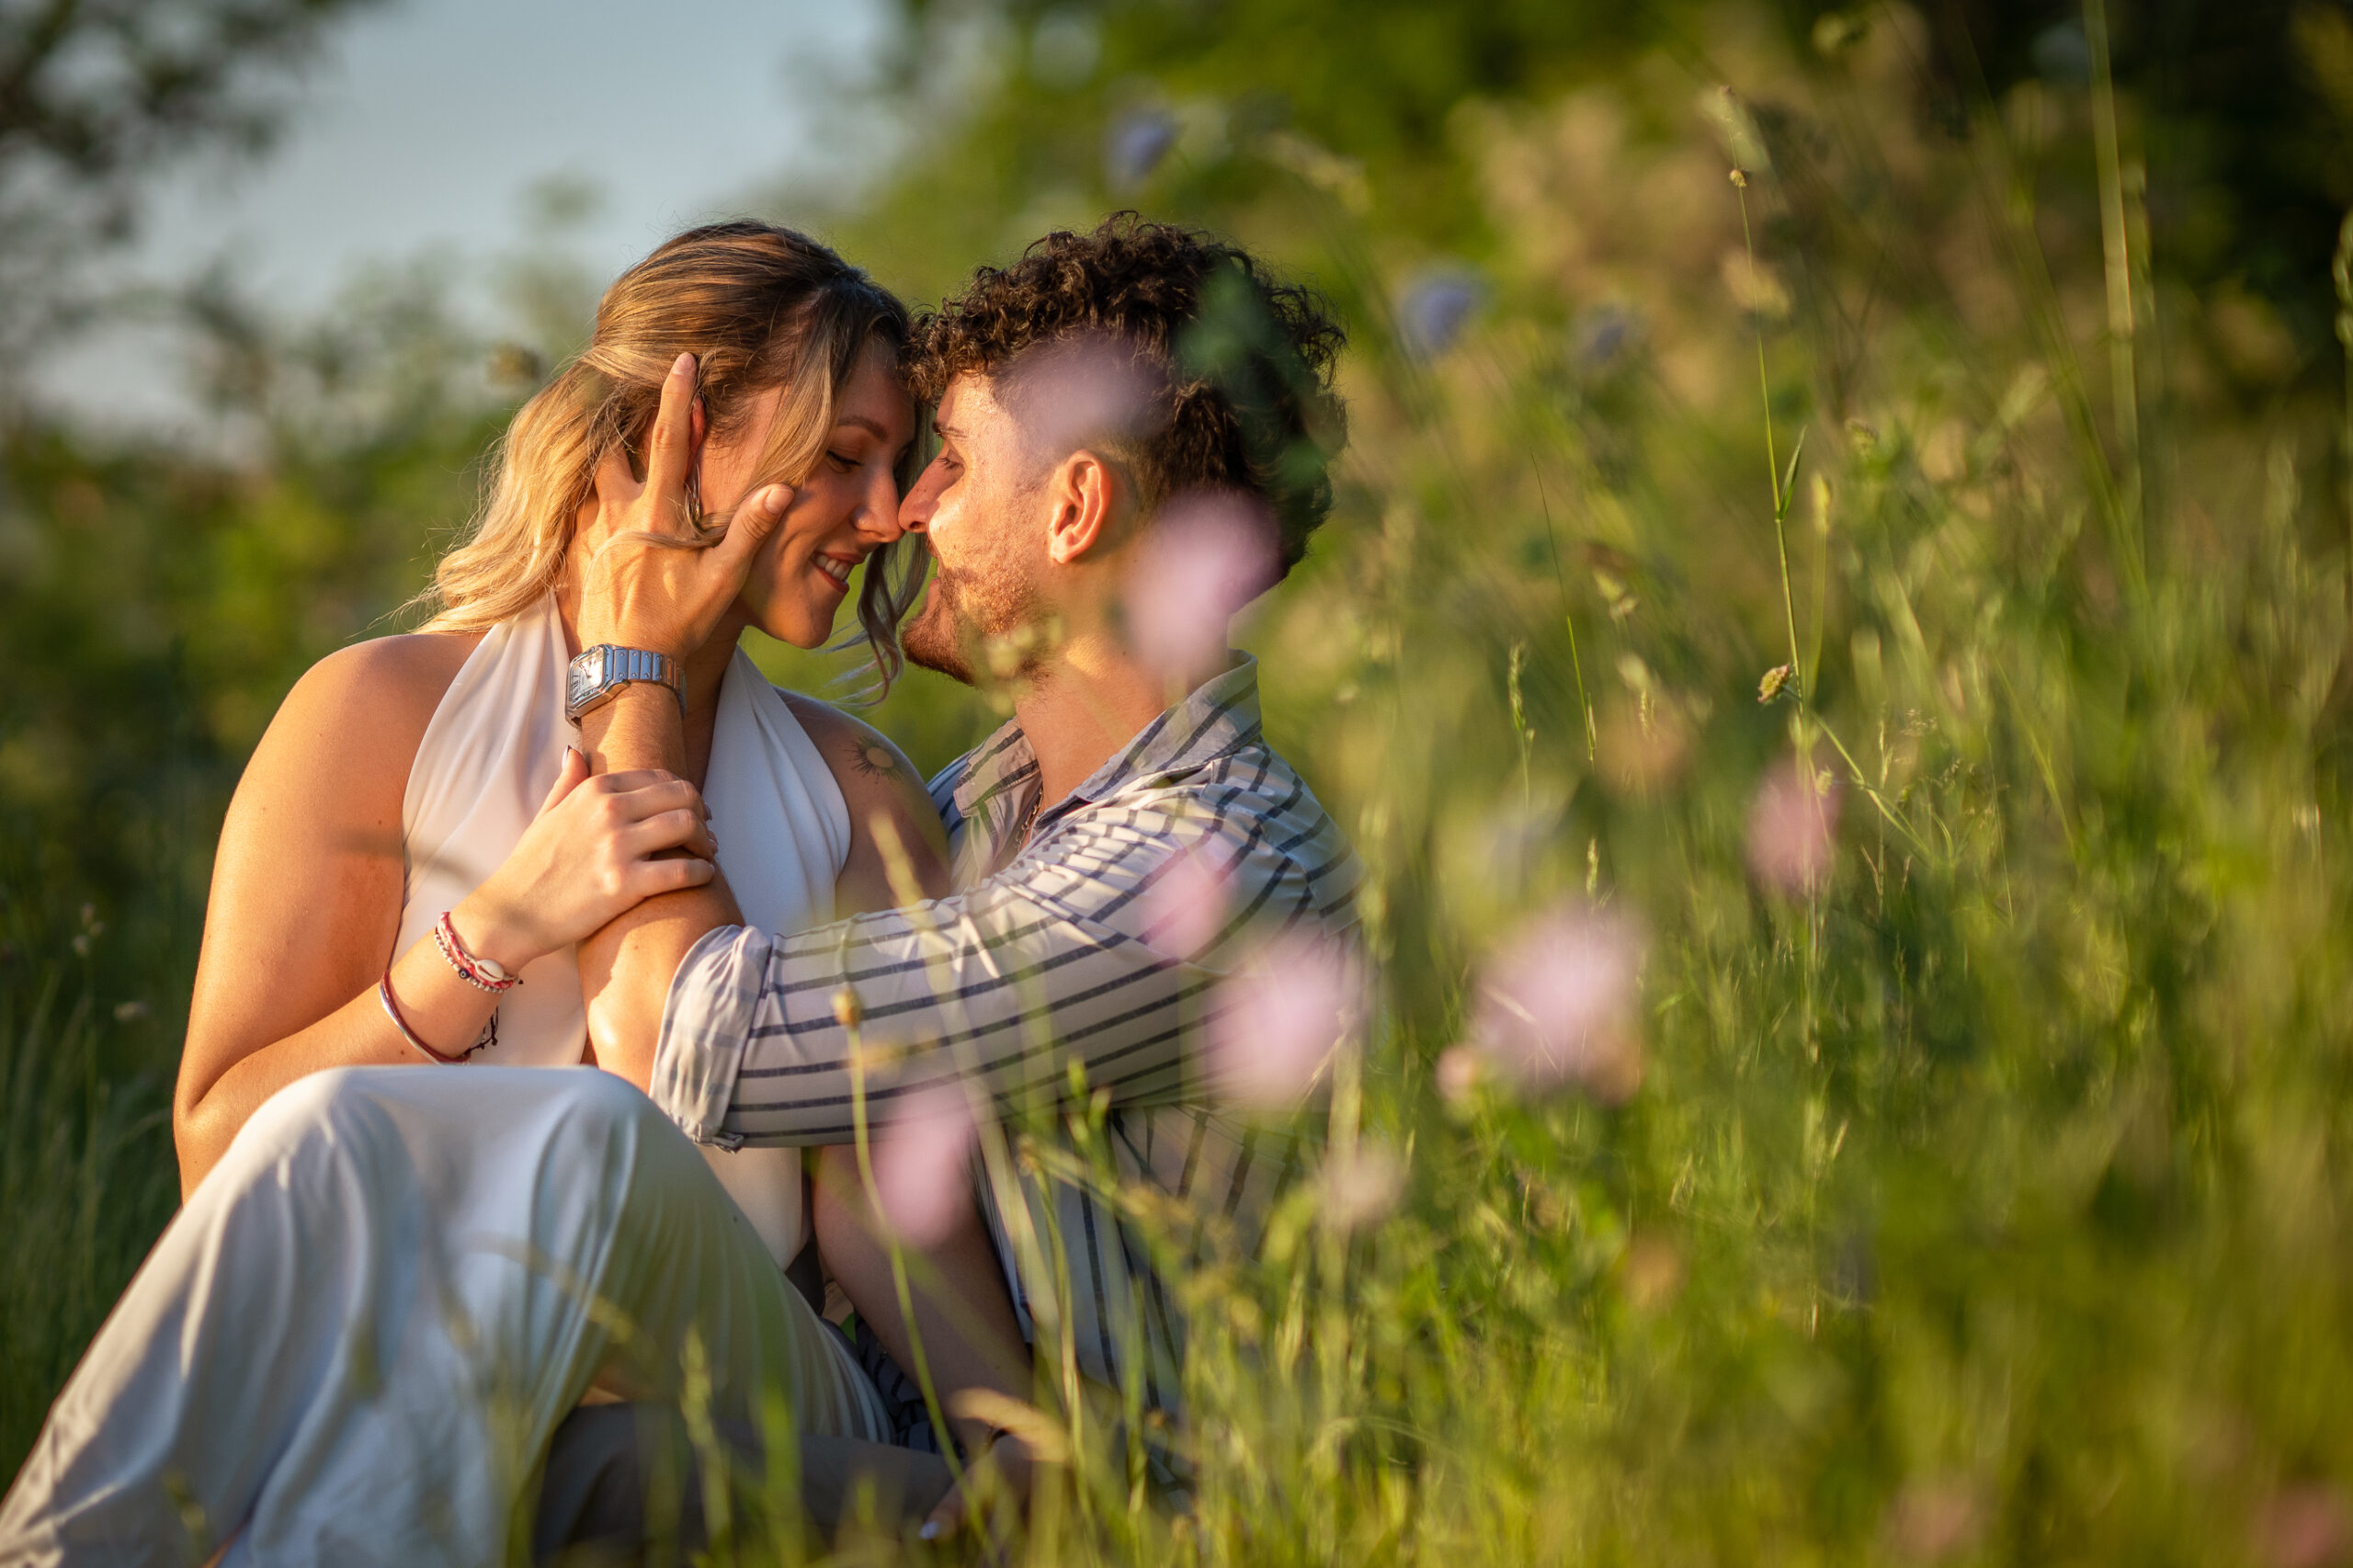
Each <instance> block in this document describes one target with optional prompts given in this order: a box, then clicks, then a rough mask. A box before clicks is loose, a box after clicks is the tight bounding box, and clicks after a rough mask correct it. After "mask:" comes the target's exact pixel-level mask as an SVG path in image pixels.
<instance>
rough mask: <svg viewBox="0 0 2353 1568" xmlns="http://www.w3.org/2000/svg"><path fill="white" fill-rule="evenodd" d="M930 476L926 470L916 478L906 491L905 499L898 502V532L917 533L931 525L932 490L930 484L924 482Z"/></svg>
mask: <svg viewBox="0 0 2353 1568" xmlns="http://www.w3.org/2000/svg"><path fill="white" fill-rule="evenodd" d="M930 477H931V476H930V474H929V473H928V472H926V473H925V474H924V475H923V476H921V477H920V478H918V479H916V481H915V484H914V485H913V486H912V487H911V488H910V489H909V490H908V491H907V494H906V499H904V501H901V502H900V503H899V531H900V532H902V533H911V534H919V533H922V532H923V531H924V530H925V529H926V528H929V527H931V509H932V491H931V486H930V485H929V484H928V483H925V482H926V480H928V479H929V478H930Z"/></svg>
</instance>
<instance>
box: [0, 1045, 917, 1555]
mask: <svg viewBox="0 0 2353 1568" xmlns="http://www.w3.org/2000/svg"><path fill="white" fill-rule="evenodd" d="M690 1344H699V1346H700V1355H701V1357H702V1358H703V1359H704V1361H705V1363H706V1365H707V1366H708V1367H709V1368H710V1376H711V1384H712V1386H711V1407H712V1414H713V1415H715V1416H722V1417H723V1416H735V1417H756V1415H758V1412H759V1409H760V1406H761V1403H762V1398H763V1395H764V1394H765V1393H766V1392H767V1391H770V1390H774V1391H777V1392H779V1393H781V1394H782V1395H783V1397H784V1398H785V1399H786V1400H787V1401H788V1402H789V1408H790V1410H791V1411H792V1412H793V1415H794V1421H795V1425H796V1426H798V1427H799V1428H800V1429H801V1430H802V1431H806V1432H813V1433H824V1434H829V1435H835V1436H841V1437H861V1438H866V1439H869V1440H872V1441H878V1442H881V1441H888V1440H889V1432H888V1429H887V1426H886V1424H885V1421H884V1417H883V1413H882V1409H881V1402H880V1400H879V1399H878V1398H877V1397H876V1395H875V1393H874V1391H873V1388H872V1386H871V1385H870V1383H869V1382H868V1381H867V1380H866V1378H865V1376H864V1374H863V1373H862V1372H860V1371H859V1369H858V1366H857V1364H856V1363H855V1361H854V1360H853V1359H852V1358H851V1356H850V1353H849V1351H848V1349H847V1346H845V1345H844V1344H843V1343H842V1341H841V1340H840V1339H839V1338H838V1337H837V1336H835V1335H834V1334H833V1333H832V1331H831V1330H830V1329H828V1328H827V1327H826V1326H825V1325H824V1324H823V1323H822V1322H821V1321H820V1320H819V1319H818V1318H817V1316H816V1315H815V1314H814V1313H813V1312H811V1311H810V1310H809V1306H808V1303H807V1302H806V1301H803V1300H802V1299H801V1296H800V1294H799V1292H797V1291H795V1290H792V1289H791V1288H790V1286H789V1285H788V1284H786V1282H785V1281H784V1279H783V1278H782V1276H781V1275H780V1274H779V1272H778V1269H777V1267H776V1264H775V1262H774V1261H773V1260H772V1259H771V1258H770V1257H769V1256H768V1254H767V1249H766V1248H765V1247H764V1246H763V1245H762V1244H761V1242H760V1239H759V1237H758V1236H757V1235H756V1233H754V1231H753V1229H752V1227H751V1225H750V1224H749V1223H748V1222H747V1221H745V1219H744V1217H743V1215H742V1214H741V1213H740V1212H739V1211H738V1210H736V1208H735V1206H734V1205H733V1203H732V1202H730V1201H729V1199H728V1198H727V1195H726V1194H725V1192H724V1191H723V1190H722V1188H721V1187H720V1185H719V1183H718V1180H717V1179H716V1178H715V1177H714V1176H712V1174H711V1172H710V1167H709V1166H708V1165H706V1164H705V1163H704V1161H703V1159H702V1156H701V1154H700V1153H699V1151H698V1150H697V1148H696V1147H695V1145H694V1144H693V1143H691V1142H688V1139H687V1137H686V1136H685V1134H683V1133H682V1132H680V1131H678V1130H677V1128H676V1127H675V1126H674V1125H672V1124H671V1123H670V1122H669V1121H668V1120H667V1119H665V1118H664V1117H663V1115H662V1114H661V1112H660V1111H658V1110H656V1109H655V1108H654V1104H653V1102H652V1101H651V1100H649V1099H647V1098H646V1097H645V1096H643V1095H642V1094H640V1093H638V1091H637V1090H636V1089H634V1088H632V1087H631V1085H628V1084H626V1083H624V1082H623V1081H622V1080H620V1079H619V1078H617V1077H615V1076H613V1075H612V1074H608V1073H604V1072H600V1071H598V1070H597V1069H595V1068H587V1067H584V1068H497V1067H488V1068H472V1067H468V1068H427V1067H366V1068H344V1069H338V1070H336V1071H333V1072H327V1073H320V1074H314V1075H313V1076H311V1077H308V1078H304V1079H302V1080H301V1082H299V1083H297V1084H293V1085H290V1086H288V1087H287V1088H286V1089H284V1090H282V1091H280V1092H279V1093H278V1094H277V1095H276V1096H272V1097H271V1099H270V1100H269V1102H268V1103H267V1105H265V1106H264V1107H263V1108H261V1110H260V1111H259V1112H257V1113H256V1115H255V1116H254V1118H253V1119H252V1120H251V1121H250V1122H248V1123H247V1124H246V1126H245V1128H244V1131H241V1132H240V1133H239V1134H238V1135H237V1138H236V1141H235V1142H234V1143H233V1144H232V1145H231V1147H230V1149H229V1152H228V1153H227V1155H226V1156H225V1157H224V1158H223V1159H222V1162H221V1164H220V1165H219V1166H218V1167H217V1168H216V1169H215V1170H214V1171H213V1172H212V1174H211V1175H210V1176H207V1177H206V1178H205V1180H204V1182H203V1184H202V1185H201V1186H200V1187H198V1189H197V1190H196V1192H195V1194H194V1195H193V1196H192V1197H191V1198H190V1199H189V1200H188V1205H187V1207H186V1208H184V1209H183V1210H181V1211H180V1213H179V1215H178V1217H177V1218H176V1219H175V1220H174V1221H172V1224H171V1226H170V1227H169V1228H168V1229H167V1230H165V1233H164V1235H163V1237H162V1239H161V1240H160V1241H158V1242H157V1243H156V1245H155V1250H154V1252H153V1254H151V1255H150V1256H149V1257H148V1259H147V1261H146V1263H145V1264H144V1265H143V1266H142V1267H141V1268H140V1271H139V1273H138V1276H137V1277H136V1278H134V1279H133V1280H132V1281H131V1288H130V1290H128V1291H126V1292H125V1293H124V1296H123V1299H122V1301H120V1302H119V1304H118V1305H117V1306H116V1308H115V1310H114V1312H113V1315H112V1316H110V1317H109V1318H108V1320H107V1323H106V1325H105V1326H104V1327H103V1328H102V1329H101V1330H100V1331H99V1333H98V1335H97V1339H96V1340H94V1341H93V1342H92V1344H91V1346H90V1349H89V1352H88V1354H87V1355H85V1357H84V1358H83V1360H82V1364H81V1366H80V1367H79V1368H78V1369H76V1370H75V1371H74V1377H73V1379H72V1381H69V1382H68V1383H67V1384H66V1387H65V1390H64V1392H63V1393H62V1394H60V1395H59V1396H58V1400H57V1403H56V1404H55V1405H54V1406H53V1407H52V1408H51V1412H50V1416H49V1421H48V1424H47V1425H46V1426H44V1427H43V1428H42V1430H41V1434H40V1438H39V1439H38V1440H37V1441H36V1443H35V1444H34V1448H33V1451H32V1454H31V1456H30V1458H29V1459H28V1460H27V1461H26V1464H25V1468H24V1470H23V1471H21V1472H20V1473H19V1474H18V1476H17V1482H16V1484H15V1485H14V1487H12V1488H11V1489H10V1491H9V1493H8V1495H7V1497H6V1502H5V1503H0V1564H7V1565H10V1568H14V1565H17V1564H50V1563H84V1562H88V1563H97V1562H105V1563H109V1564H115V1563H122V1564H130V1563H155V1564H166V1563H168V1564H172V1565H173V1568H184V1565H185V1564H188V1563H191V1562H201V1561H202V1560H203V1559H204V1557H205V1556H206V1555H207V1554H208V1553H209V1552H210V1551H211V1550H212V1549H213V1548H214V1547H216V1546H217V1545H218V1544H219V1543H220V1542H221V1541H222V1540H228V1539H230V1538H232V1537H233V1544H232V1546H231V1549H230V1551H229V1552H228V1555H227V1558H226V1560H225V1561H226V1562H227V1563H231V1564H248V1563H273V1564H274V1563H308V1562H318V1563H327V1562H332V1563H337V1564H355V1565H357V1564H368V1563H380V1562H381V1563H386V1564H392V1563H401V1564H416V1563H453V1564H454V1563H464V1564H474V1563H495V1562H505V1561H506V1560H508V1558H509V1556H510V1551H511V1546H512V1544H513V1543H516V1542H519V1541H528V1540H529V1526H530V1517H529V1511H530V1510H529V1505H530V1504H531V1502H532V1501H533V1497H534V1495H535V1494H536V1490H537V1486H536V1472H537V1470H538V1467H539V1465H540V1462H541V1460H542V1457H543V1456H544V1455H545V1453H546V1451H547V1447H548V1440H549V1437H550V1435H551V1433H552V1431H553V1430H554V1428H555V1426H556V1424H557V1422H559V1421H561V1420H562V1419H563V1416H564V1415H566V1414H567V1413H569V1412H570V1411H571V1410H572V1409H573V1407H574V1405H575V1404H577V1403H579V1401H580V1398H581V1395H582V1394H583V1393H584V1392H585V1391H586V1390H587V1389H588V1387H589V1385H590V1383H591V1382H592V1381H596V1382H597V1383H598V1384H599V1386H602V1387H605V1388H608V1389H611V1390H613V1391H615V1392H622V1393H625V1394H627V1395H629V1396H630V1397H641V1398H676V1397H677V1395H678V1392H679V1391H680V1389H681V1388H682V1386H683V1381H682V1372H683V1368H684V1367H685V1365H686V1363H687V1360H688V1356H689V1351H688V1346H689V1345H690Z"/></svg>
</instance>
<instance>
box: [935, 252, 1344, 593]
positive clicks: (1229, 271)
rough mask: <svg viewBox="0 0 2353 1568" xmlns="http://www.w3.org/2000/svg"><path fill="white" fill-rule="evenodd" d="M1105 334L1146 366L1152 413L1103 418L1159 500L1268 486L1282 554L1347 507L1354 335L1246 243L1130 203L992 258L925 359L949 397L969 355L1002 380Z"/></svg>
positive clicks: (1130, 359) (938, 315)
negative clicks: (1340, 391) (1044, 354)
mask: <svg viewBox="0 0 2353 1568" xmlns="http://www.w3.org/2000/svg"><path fill="white" fill-rule="evenodd" d="M1090 341H1094V342H1099V343H1102V344H1105V345H1110V346H1116V347H1117V350H1118V352H1119V354H1120V358H1122V359H1123V360H1125V361H1127V364H1128V367H1129V368H1131V369H1134V370H1137V371H1140V372H1142V375H1141V377H1140V378H1139V381H1140V382H1141V384H1142V387H1143V388H1144V391H1143V392H1142V397H1143V400H1144V401H1145V402H1146V403H1148V404H1150V405H1151V406H1149V407H1148V408H1147V409H1146V410H1145V411H1144V417H1143V418H1142V419H1140V420H1136V421H1132V422H1130V423H1131V426H1132V427H1131V429H1129V430H1127V431H1125V432H1099V433H1098V432H1089V434H1090V435H1092V436H1098V437H1120V438H1116V439H1113V440H1111V441H1109V442H1108V445H1110V446H1112V447H1113V448H1114V449H1113V450H1112V451H1110V452H1109V453H1108V454H1107V455H1110V456H1113V457H1116V458H1118V459H1120V460H1121V461H1122V462H1123V463H1124V464H1125V465H1126V466H1127V467H1129V468H1130V470H1131V477H1132V478H1133V479H1134V481H1135V483H1136V485H1137V488H1138V489H1139V490H1140V491H1141V492H1142V501H1143V505H1144V506H1145V507H1146V509H1147V510H1149V509H1151V508H1153V507H1156V506H1159V505H1160V504H1161V503H1163V502H1165V501H1166V500H1168V499H1169V498H1170V497H1172V496H1176V495H1179V494H1184V493H1185V492H1187V491H1188V490H1195V489H1201V488H1209V489H1225V490H1235V491H1241V492H1243V493H1245V494H1250V495H1254V496H1256V497H1257V498H1258V499H1260V500H1262V501H1263V502H1265V503H1266V505H1267V508H1268V509H1269V510H1270V511H1271V512H1272V514H1273V517H1274V521H1275V525H1276V528H1277V530H1278V533H1279V555H1280V558H1281V562H1282V570H1283V571H1285V572H1288V571H1290V568H1291V567H1292V566H1294V565H1296V564H1297V563H1298V562H1299V560H1300V558H1301V557H1302V556H1303V555H1305V554H1306V553H1307V537H1308V535H1310V534H1311V533H1313V532H1314V531H1315V529H1316V528H1318V527H1319V526H1320V525H1321V524H1322V523H1323V521H1324V517H1327V516H1328V515H1329V514H1330V513H1331V510H1332V481H1331V476H1330V466H1331V462H1332V460H1333V459H1334V458H1335V457H1336V456H1337V455H1338V453H1339V450H1340V448H1341V447H1342V445H1344V444H1345V442H1346V440H1347V422H1346V417H1345V415H1344V414H1343V411H1342V409H1341V406H1340V401H1339V399H1338V398H1337V397H1336V395H1335V394H1334V392H1333V391H1332V370H1333V366H1334V362H1335V361H1336V360H1337V359H1338V358H1339V354H1340V349H1341V347H1343V346H1344V344H1345V343H1346V335H1345V334H1344V333H1343V332H1342V331H1341V329H1340V326H1339V324H1337V323H1336V322H1335V321H1334V320H1333V319H1332V317H1331V315H1330V313H1329V312H1328V310H1327V308H1326V306H1325V305H1324V301H1322V300H1321V299H1319V298H1318V297H1317V296H1316V295H1315V294H1314V293H1313V292H1312V291H1310V290H1306V289H1303V288H1301V287H1299V286H1297V285H1294V284H1289V283H1283V282H1279V281H1278V280H1276V279H1275V278H1271V277H1269V276H1268V275H1267V270H1266V268H1265V267H1262V266H1261V265H1260V264H1259V263H1258V262H1257V261H1256V259H1255V258H1253V257H1252V256H1250V254H1249V253H1248V252H1246V251H1245V250H1243V249H1241V248H1240V247H1239V246H1237V245H1233V244H1228V243H1226V242H1225V241H1223V240H1221V239H1218V238H1216V237H1215V236H1213V235H1210V234H1206V233H1199V232H1198V231H1195V230H1190V229H1181V228H1176V227H1174V226H1172V225H1170V224H1166V223H1152V222H1144V221H1143V220H1142V219H1141V218H1139V217H1138V216H1137V215H1136V214H1134V213H1132V212H1121V213H1119V214H1117V215H1115V216H1114V217H1112V218H1110V219H1109V220H1108V221H1107V222H1104V223H1103V224H1102V225H1101V226H1100V227H1099V228H1097V229H1096V230H1095V232H1094V233H1089V234H1074V233H1067V232H1063V231H1057V232H1056V233H1051V234H1048V235H1047V236H1046V237H1045V238H1044V239H1041V240H1040V241H1038V242H1037V243H1036V244H1032V245H1031V246H1030V247H1029V249H1028V250H1027V251H1025V252H1023V253H1022V256H1021V259H1020V260H1018V261H1017V262H1015V263H1014V264H1013V265H1012V266H1010V267H983V268H981V269H980V271H979V272H977V273H975V274H974V275H973V278H972V284H971V286H970V287H968V288H967V289H966V290H964V291H963V292H962V293H961V294H959V295H957V296H956V297H955V298H953V299H951V300H949V301H946V302H945V303H943V304H942V305H941V306H940V307H939V309H938V310H937V311H935V312H931V313H930V314H929V315H927V316H925V317H923V318H921V319H919V320H918V321H917V323H916V326H915V338H914V341H913V342H912V343H911V344H910V345H909V356H910V358H911V361H912V368H911V371H910V375H911V379H912V381H913V382H914V385H915V391H916V394H917V395H918V396H920V397H923V398H925V399H926V400H937V399H938V397H939V395H940V394H941V393H942V392H945V391H946V390H947V388H948V383H949V381H951V380H953V379H954V378H955V377H956V376H958V375H961V374H963V373H965V372H967V371H971V372H976V373H978V374H980V375H982V376H983V377H985V378H987V379H988V380H989V381H992V382H993V383H995V382H998V381H1002V380H1003V379H1005V377H1006V372H1007V371H1008V370H1010V369H1013V368H1014V365H1015V361H1016V360H1017V359H1019V360H1025V361H1028V360H1031V359H1034V358H1036V357H1035V356H1033V355H1031V353H1030V351H1031V350H1033V349H1042V348H1051V347H1054V346H1079V345H1085V344H1087V343H1088V342H1090Z"/></svg>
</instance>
